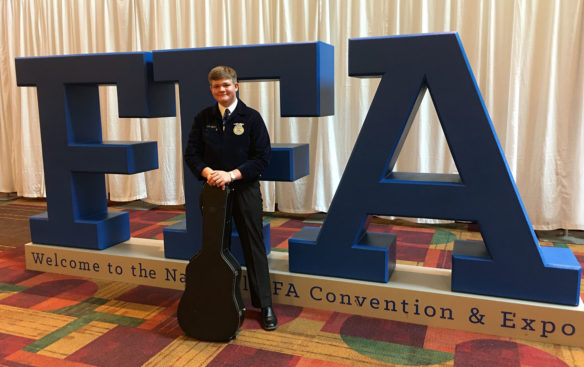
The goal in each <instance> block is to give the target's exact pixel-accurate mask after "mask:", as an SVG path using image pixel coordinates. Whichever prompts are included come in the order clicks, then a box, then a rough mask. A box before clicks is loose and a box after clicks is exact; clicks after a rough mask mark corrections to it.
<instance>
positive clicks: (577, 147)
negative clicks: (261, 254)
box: [0, 0, 584, 229]
mask: <svg viewBox="0 0 584 367" xmlns="http://www.w3.org/2000/svg"><path fill="white" fill-rule="evenodd" d="M0 19H1V24H0V192H17V193H18V195H21V196H25V197H43V196H45V191H44V181H43V165H42V152H41V142H40V131H39V121H38V118H39V117H38V107H37V102H36V90H35V88H28V87H27V88H21V87H17V86H16V77H15V72H14V58H15V57H21V56H24V57H28V56H45V55H63V54H79V53H102V52H127V51H150V50H161V49H173V48H192V47H208V46H227V45H242V44H263V43H282V42H303V41H317V40H320V41H323V42H327V43H330V44H332V45H334V47H335V115H334V116H328V117H320V118H281V117H280V115H279V113H280V111H279V90H278V84H277V82H260V83H242V85H241V91H240V97H241V98H242V100H244V101H245V102H246V103H247V104H248V105H251V106H253V107H255V108H256V109H258V110H259V111H260V112H261V113H262V115H263V116H264V119H265V120H266V123H267V125H268V130H269V132H270V135H271V137H272V141H273V142H291V143H298V142H306V143H309V144H310V165H311V174H310V175H309V176H307V177H305V178H302V179H301V180H299V181H297V182H294V183H270V182H264V183H263V184H262V189H263V191H264V205H265V209H266V210H268V211H271V210H274V208H275V205H276V204H277V205H278V209H280V210H282V211H286V212H314V211H325V212H326V211H327V210H328V208H329V205H330V203H331V200H332V198H333V195H334V192H335V190H336V188H337V185H338V183H339V180H340V177H341V175H342V173H343V170H344V167H345V165H346V162H347V160H348V158H349V155H350V153H351V150H352V147H353V144H354V142H355V139H356V137H357V134H358V132H359V129H360V127H361V125H362V123H363V120H364V118H365V115H366V113H367V110H368V108H369V105H370V103H371V100H372V98H373V95H374V93H375V90H376V88H377V85H378V83H379V80H378V79H357V78H351V77H349V76H348V54H347V52H348V39H349V38H358V37H371V36H386V35H396V34H412V33H425V32H443V31H456V32H458V33H459V34H460V37H461V39H462V42H463V45H464V47H465V50H466V53H467V56H468V59H469V61H470V64H471V66H472V69H473V71H474V73H475V77H476V80H477V82H478V84H479V87H480V89H481V92H482V95H483V98H484V101H485V104H486V106H487V108H488V110H489V113H490V116H491V118H492V121H493V124H494V126H495V130H496V132H497V134H498V136H499V139H500V141H501V146H502V147H503V150H504V152H505V155H506V157H507V160H508V162H509V166H510V168H511V171H512V173H513V175H514V177H515V180H516V182H517V185H518V188H519V192H520V194H521V196H522V198H523V202H524V203H525V206H526V209H527V212H528V214H529V217H530V219H531V221H532V223H533V224H534V227H535V228H537V229H553V228H567V229H584V200H583V199H584V175H582V173H581V172H582V171H581V170H582V163H583V158H584V126H583V125H584V124H583V123H584V23H583V19H584V0H545V1H533V0H490V1H489V0H401V1H400V0H369V1H365V0H362V1H357V0H354V1H351V0H159V1H157V0H2V1H0ZM201 88H206V86H201ZM115 93H116V90H115V87H100V97H101V112H102V121H103V135H104V139H106V140H156V141H158V154H159V161H160V162H159V164H160V169H158V170H156V171H151V172H147V173H143V174H137V175H132V176H124V175H107V185H108V190H109V193H110V199H111V200H115V201H129V200H134V199H144V200H145V201H148V202H151V203H156V204H180V203H183V202H184V194H183V188H182V180H183V178H182V147H181V146H180V123H179V121H180V120H179V119H180V116H177V117H176V118H175V117H172V118H158V119H120V118H118V116H117V100H116V98H115ZM179 98H180V96H179ZM177 111H178V109H177ZM397 169H398V170H402V171H413V172H416V171H417V172H440V173H454V172H456V168H455V166H454V163H453V161H452V158H451V155H450V152H449V150H448V146H447V144H446V140H445V138H444V135H443V133H442V130H441V127H440V125H439V122H438V119H437V116H436V113H435V111H434V107H433V105H432V102H431V100H430V98H427V97H426V98H425V99H424V102H423V104H422V107H421V108H420V110H419V112H418V116H417V118H416V121H415V123H414V126H413V128H412V130H411V131H410V135H409V136H408V139H407V141H406V144H405V146H404V149H403V150H402V154H401V155H400V158H399V160H398V167H397Z"/></svg>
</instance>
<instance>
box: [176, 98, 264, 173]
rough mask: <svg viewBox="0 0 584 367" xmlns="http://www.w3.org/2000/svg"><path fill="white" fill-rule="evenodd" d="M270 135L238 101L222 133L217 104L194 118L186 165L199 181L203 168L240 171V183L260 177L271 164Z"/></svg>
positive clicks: (255, 115)
mask: <svg viewBox="0 0 584 367" xmlns="http://www.w3.org/2000/svg"><path fill="white" fill-rule="evenodd" d="M271 154H272V148H271V146H270V136H269V135H268V130H267V129H266V125H265V124H264V120H263V119H262V116H261V115H260V114H259V112H257V111H256V110H254V109H253V108H250V107H247V106H246V105H245V103H243V102H242V101H241V100H238V102H237V107H235V111H233V112H232V113H231V115H230V116H229V118H228V120H227V122H226V125H225V130H223V122H222V119H221V113H220V112H219V107H218V106H217V104H215V105H213V106H210V107H207V108H205V109H204V110H202V111H201V112H199V114H197V116H195V120H194V123H193V127H192V128H191V132H190V133H189V141H188V143H187V147H186V149H185V156H184V157H185V162H186V164H187V165H188V167H189V168H190V169H191V172H193V174H194V175H195V176H196V177H198V178H199V179H200V180H202V179H203V177H202V176H201V171H203V169H204V168H205V167H211V168H212V169H213V170H223V171H231V170H234V169H236V168H237V169H239V171H240V172H241V174H242V176H243V177H242V179H241V181H242V182H249V181H254V180H257V179H259V178H260V176H261V174H262V172H263V170H264V169H265V168H266V167H267V166H268V163H269V162H270V156H271Z"/></svg>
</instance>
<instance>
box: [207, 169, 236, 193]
mask: <svg viewBox="0 0 584 367" xmlns="http://www.w3.org/2000/svg"><path fill="white" fill-rule="evenodd" d="M230 182H231V175H229V172H225V171H212V172H211V173H210V174H209V175H207V183H208V184H209V185H211V186H217V187H221V189H222V190H225V185H227V184H228V183H230Z"/></svg>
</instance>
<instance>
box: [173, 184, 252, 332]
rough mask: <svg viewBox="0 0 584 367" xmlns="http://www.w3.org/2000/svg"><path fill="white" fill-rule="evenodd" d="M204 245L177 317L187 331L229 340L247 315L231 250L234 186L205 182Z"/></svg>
mask: <svg viewBox="0 0 584 367" xmlns="http://www.w3.org/2000/svg"><path fill="white" fill-rule="evenodd" d="M202 206H203V244H202V249H201V250H200V251H199V252H198V253H197V254H196V255H195V256H193V257H192V258H191V260H190V261H189V263H188V265H187V267H186V273H185V278H186V280H185V282H186V283H185V291H184V293H183V295H182V297H181V299H180V302H179V304H178V310H177V318H178V323H179V325H180V327H181V328H182V329H183V331H184V332H185V333H186V334H187V335H188V336H191V337H193V338H196V339H199V340H205V341H229V340H231V339H233V338H235V334H236V332H237V330H238V329H239V327H240V326H241V323H242V322H243V319H244V315H245V308H244V305H243V301H242V298H241V289H240V281H241V266H240V265H239V263H238V262H237V260H236V259H235V257H233V255H232V254H231V252H230V251H229V247H230V243H231V189H230V188H229V187H228V186H225V190H221V188H218V187H213V186H209V185H207V184H204V185H203V193H202Z"/></svg>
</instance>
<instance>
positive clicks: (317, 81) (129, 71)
mask: <svg viewBox="0 0 584 367" xmlns="http://www.w3.org/2000/svg"><path fill="white" fill-rule="evenodd" d="M219 64H228V65H231V66H233V67H234V68H235V69H236V70H237V71H238V76H239V77H240V80H241V81H246V80H273V79H277V80H279V82H280V83H279V86H280V96H281V101H280V103H281V114H282V116H324V115H331V114H333V113H334V112H333V109H334V108H333V98H334V97H333V89H334V88H333V87H334V80H333V79H334V77H333V70H334V58H333V48H332V46H331V45H328V44H325V43H322V42H313V43H292V44H275V45H257V46H234V47H217V48H201V49H185V50H165V51H154V52H153V53H148V52H140V53H123V54H121V53H113V54H99V55H73V56H55V57H35V58H18V59H17V60H16V70H17V80H18V84H19V85H21V86H36V87H37V90H38V100H39V112H40V120H41V136H42V145H43V147H42V148H43V161H44V167H45V182H46V190H47V213H44V214H41V215H39V216H34V217H31V220H30V226H31V236H32V240H33V242H36V243H46V244H53V245H61V246H74V247H83V248H91V249H104V248H107V247H109V246H112V245H114V244H116V243H119V242H122V241H125V240H127V239H129V237H130V232H129V218H128V215H127V213H123V212H122V213H118V212H116V213H112V212H108V211H107V201H106V189H105V180H104V173H125V174H133V173H137V172H144V171H147V170H152V169H156V168H158V161H157V148H156V143H155V142H104V141H102V136H101V127H100V126H101V120H100V115H99V97H98V90H97V87H98V85H100V84H115V85H117V90H118V105H119V115H120V117H160V116H174V115H175V104H176V102H175V94H174V84H175V83H178V85H179V93H180V101H181V102H180V112H181V128H182V144H183V146H185V145H186V141H187V138H188V133H189V131H190V128H191V124H192V121H193V118H194V115H195V114H196V113H197V112H198V111H199V110H201V109H202V108H204V107H205V106H207V105H209V104H211V103H212V102H213V101H212V98H211V95H210V93H209V91H208V88H205V87H204V86H205V85H206V83H207V79H206V76H207V72H208V70H210V69H211V68H212V67H213V66H215V65H219ZM349 74H350V75H351V76H356V77H380V78H381V82H380V84H379V88H378V90H377V93H376V95H375V98H374V99H373V102H372V105H371V108H370V110H369V112H368V114H367V117H366V119H365V122H364V124H363V127H362V129H361V132H360V134H359V137H358V139H357V142H356V144H355V147H354V149H353V152H352V154H351V157H350V159H349V162H348V164H347V167H346V168H345V171H344V173H343V177H342V179H341V182H340V184H339V187H338V189H337V191H336V193H335V197H334V199H333V201H332V203H331V207H330V210H329V212H328V214H327V217H326V220H325V222H324V223H323V225H322V227H321V228H320V229H318V228H306V229H303V230H302V231H300V232H299V233H298V234H297V235H296V236H294V237H293V238H291V239H290V240H289V263H290V271H293V272H302V273H309V274H319V275H326V276H335V277H343V278H354V279H362V280H369V281H380V282H387V281H389V280H390V277H391V273H392V271H393V269H394V267H395V263H396V237H395V235H392V234H380V233H374V232H368V231H367V224H368V219H367V218H368V217H369V216H370V215H397V216H405V217H425V218H442V219H455V220H470V221H475V222H476V223H478V225H479V228H480V230H481V234H482V237H483V240H484V242H476V241H456V242H455V247H454V254H453V258H452V290H453V291H460V292H468V293H478V294H485V295H493V296H501V297H506V298H516V299H526V300H534V301H542V302H551V303H559V304H568V305H577V304H578V303H579V297H580V277H581V272H582V269H581V266H580V265H579V263H578V261H577V260H576V258H575V256H574V254H573V253H572V252H571V251H570V250H569V249H564V248H550V247H541V246H539V243H538V241H537V238H536V236H535V233H534V231H533V228H532V226H531V223H530V222H529V219H528V217H527V214H526V212H525V208H524V207H523V204H522V202H521V198H520V197H519V194H518V192H517V188H516V187H515V183H514V181H513V177H512V175H511V173H510V171H509V168H508V166H507V163H506V161H505V157H504V154H503V152H502V150H501V147H500V145H499V142H498V140H497V136H496V134H495V131H494V129H493V126H492V123H491V121H490V119H489V116H488V113H487V110H486V108H485V106H484V103H483V101H482V98H481V95H480V92H479V90H478V87H477V85H476V82H475V80H474V76H473V74H472V71H471V69H470V66H469V64H468V61H467V59H466V56H465V54H464V50H463V48H462V45H461V42H460V39H459V37H458V35H457V34H455V33H447V34H429V35H415V36H395V37H380V38H363V39H352V40H350V41H349ZM426 91H429V93H430V96H431V98H432V101H433V103H434V106H435V107H436V111H437V114H438V117H439V119H440V123H441V125H442V129H443V131H444V135H445V137H446V140H447V142H448V145H449V147H450V151H451V152H452V154H453V158H454V162H455V163H456V167H457V169H458V172H459V174H458V175H445V174H422V173H408V172H395V171H394V166H395V162H396V161H397V157H398V156H399V153H400V150H401V147H402V145H403V142H404V141H405V139H406V136H407V133H408V131H409V129H410V127H411V124H412V121H413V119H414V117H415V114H416V111H417V108H418V106H419V104H420V102H421V100H422V98H423V96H424V93H425V92H426ZM307 174H308V145H306V144H274V154H273V160H272V162H271V163H270V166H269V167H268V169H267V170H266V172H265V173H264V176H263V179H264V180H274V181H294V180H296V179H298V178H300V177H302V176H305V175H307ZM184 187H185V199H186V220H185V221H184V222H182V223H179V224H177V225H175V226H173V227H170V228H167V229H166V230H165V231H164V248H165V256H167V257H173V258H181V259H188V258H190V257H191V256H192V255H194V254H195V253H196V252H197V251H198V250H199V249H200V248H201V243H200V241H201V223H202V219H201V215H200V212H199V210H198V207H197V204H196V203H197V202H198V196H199V193H200V190H201V183H200V182H199V181H198V180H196V179H195V177H194V176H193V175H192V173H191V172H190V171H189V170H188V169H187V168H185V170H184ZM264 233H265V234H266V237H267V242H266V248H267V249H269V225H267V224H266V225H265V228H264ZM233 236H234V237H233V239H234V243H235V246H234V247H235V249H234V251H235V252H236V253H237V252H238V251H240V250H239V249H238V248H237V247H238V246H237V243H238V239H237V233H236V232H234V234H233ZM238 258H240V259H241V256H238Z"/></svg>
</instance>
